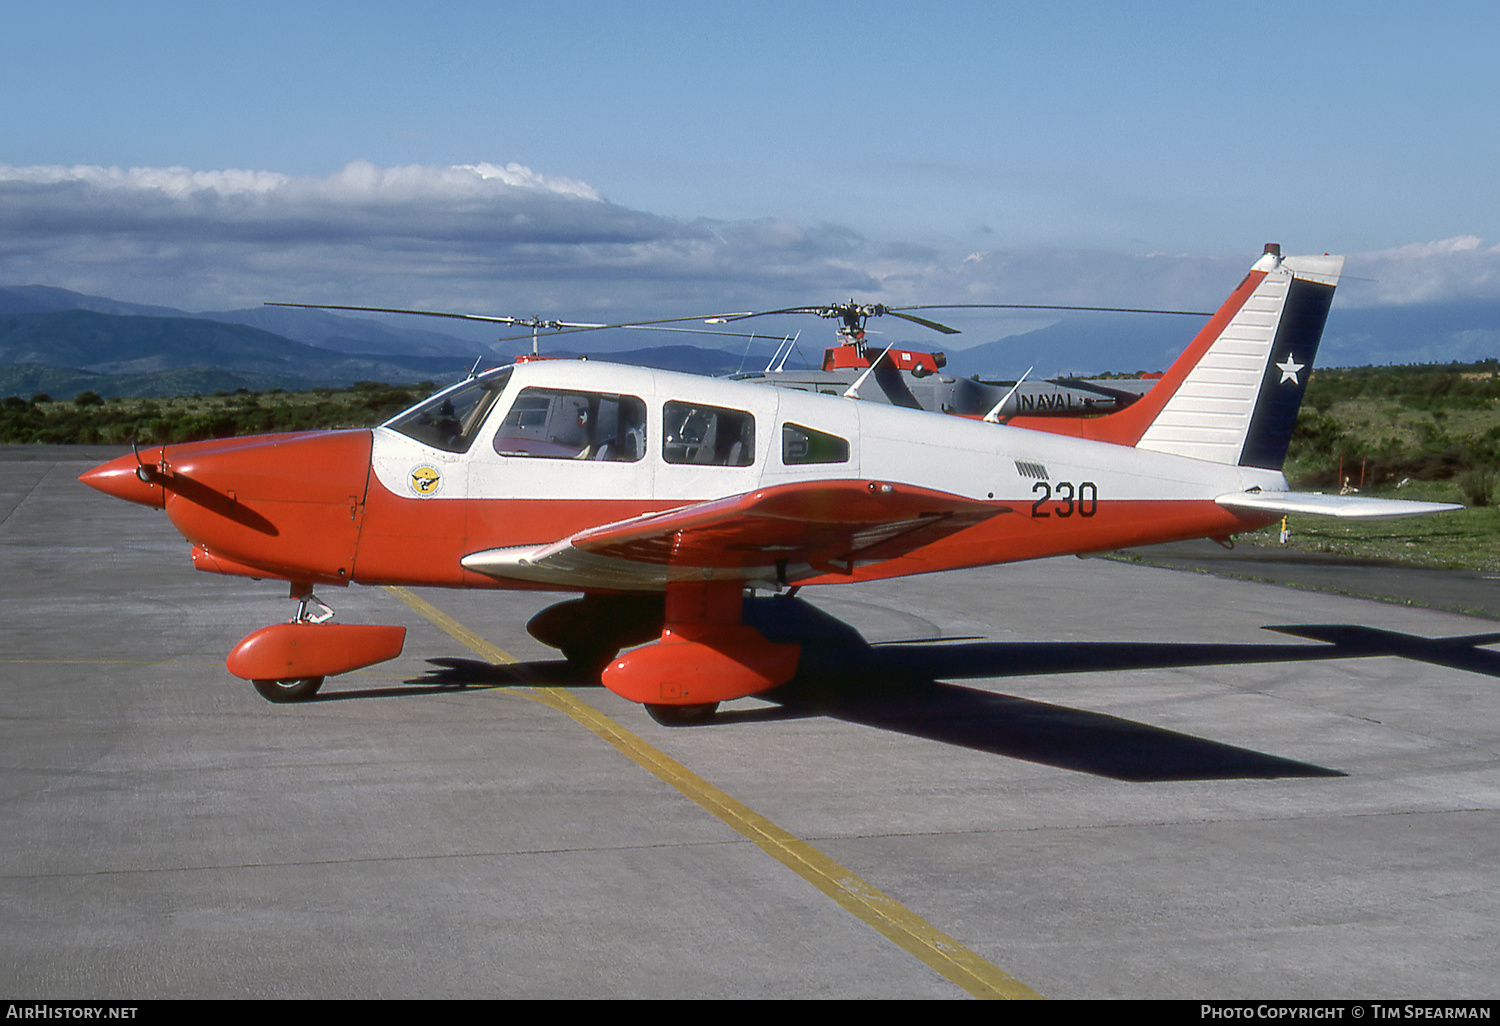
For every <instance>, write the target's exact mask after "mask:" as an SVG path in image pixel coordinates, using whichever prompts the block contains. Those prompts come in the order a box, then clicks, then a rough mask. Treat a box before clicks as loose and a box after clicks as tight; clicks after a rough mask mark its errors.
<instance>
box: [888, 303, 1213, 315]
mask: <svg viewBox="0 0 1500 1026" xmlns="http://www.w3.org/2000/svg"><path fill="white" fill-rule="evenodd" d="M899 309H900V310H1075V311H1084V312H1089V313H1138V314H1172V315H1175V316H1180V317H1212V316H1213V312H1212V311H1209V310H1153V309H1147V308H1143V307H1133V306H1056V305H1053V304H1050V303H931V304H926V305H923V306H903V307H900V308H899ZM887 312H888V313H898V311H897V310H888V311H887ZM898 315H899V314H898Z"/></svg>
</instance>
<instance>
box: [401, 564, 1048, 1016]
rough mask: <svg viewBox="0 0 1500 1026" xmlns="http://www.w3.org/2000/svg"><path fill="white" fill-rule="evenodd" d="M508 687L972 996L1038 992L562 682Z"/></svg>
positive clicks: (463, 637)
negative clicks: (605, 745) (678, 795)
mask: <svg viewBox="0 0 1500 1026" xmlns="http://www.w3.org/2000/svg"><path fill="white" fill-rule="evenodd" d="M386 590H387V591H389V592H390V593H391V594H393V595H395V596H396V597H397V598H399V599H400V600H401V601H402V602H404V603H406V604H407V605H408V606H410V607H411V608H412V609H414V610H415V611H416V612H418V613H420V614H422V615H423V616H424V617H426V618H427V619H428V620H430V621H431V622H432V623H434V624H436V625H437V626H438V627H440V628H441V629H442V630H444V631H446V632H447V633H448V634H449V635H450V636H452V637H453V638H455V639H457V640H458V641H460V642H462V643H463V644H465V645H467V646H468V647H469V648H470V649H471V650H472V651H474V652H477V653H478V654H479V655H481V656H483V657H484V658H486V659H488V660H489V661H490V662H492V663H496V664H507V663H515V662H516V661H517V660H516V658H515V657H514V656H512V655H511V654H510V653H508V652H506V651H505V650H504V649H502V648H500V647H498V646H496V645H493V644H491V643H490V642H488V641H486V640H485V639H484V638H482V637H480V636H479V635H478V634H476V633H475V632H474V631H472V630H470V629H469V628H467V627H465V626H464V625H463V624H461V623H459V622H458V621H457V620H455V619H453V618H452V617H451V616H449V615H448V614H447V613H444V612H443V611H442V610H440V609H438V608H437V607H435V606H433V605H432V604H431V603H429V602H427V601H425V600H424V599H422V598H420V597H419V596H417V595H416V594H415V593H414V592H412V591H411V590H410V589H407V588H400V587H387V588H386ZM515 693H516V694H519V695H523V696H524V697H527V698H530V699H533V700H535V701H538V702H541V703H543V704H544V705H549V706H551V707H552V708H554V709H557V710H559V711H560V712H564V713H567V714H568V715H569V716H571V717H572V718H573V719H574V720H576V721H577V722H578V723H580V724H582V725H583V726H585V727H587V728H588V729H589V730H591V731H593V732H594V733H595V734H597V735H598V736H599V737H601V738H603V739H604V740H606V741H608V742H609V743H610V744H612V745H614V746H615V748H617V749H619V751H620V752H622V753H623V754H624V755H625V756H627V757H628V758H629V759H631V760H632V761H633V762H635V763H636V764H637V765H639V766H641V767H642V768H643V769H645V770H647V771H648V772H650V773H652V774H654V775H655V776H657V777H658V778H660V779H661V780H663V781H665V782H666V783H668V784H671V785H672V786H673V787H675V788H676V789H677V790H678V791H680V792H682V794H684V795H686V796H687V797H688V798H690V799H692V800H693V801H694V802H696V803H697V804H698V805H700V806H702V807H703V808H704V809H707V810H708V811H709V812H711V813H713V814H714V815H715V816H717V817H718V818H719V819H721V820H723V821H724V823H726V824H727V825H728V826H729V827H730V828H731V829H733V830H735V831H736V832H738V833H739V834H741V835H742V836H744V837H746V838H748V839H749V840H750V841H751V842H753V843H754V844H755V845H756V846H757V847H759V848H760V849H761V850H762V851H764V852H765V853H766V854H768V855H770V856H771V857H772V858H774V859H776V860H777V861H778V862H780V863H781V864H782V865H784V866H786V867H787V868H788V869H790V870H792V871H793V872H794V873H796V874H797V875H798V876H800V877H802V878H803V879H804V880H806V881H807V882H808V883H810V884H812V885H813V886H814V887H816V888H817V889H818V890H820V891H822V892H823V893H824V894H826V895H828V897H830V898H832V899H833V900H834V901H835V902H837V903H838V905H839V906H840V907H841V908H843V909H844V910H845V911H847V912H849V913H850V914H852V915H853V916H855V917H856V918H858V919H859V920H861V921H862V922H864V923H866V924H867V925H869V926H871V927H873V928H874V929H876V930H877V931H879V932H880V934H881V935H882V936H884V937H885V938H886V939H887V940H890V941H891V942H892V943H894V944H896V945H897V946H899V947H900V948H902V949H903V950H904V951H906V952H908V953H909V954H911V955H912V956H914V957H915V958H917V959H919V960H920V961H922V962H923V963H925V964H926V965H928V966H929V967H930V968H932V969H933V970H934V971H935V972H937V973H938V974H940V975H941V976H943V977H944V978H945V979H947V980H948V981H950V982H951V983H954V984H956V985H957V986H959V987H962V988H963V989H964V990H965V991H966V992H968V993H969V994H970V995H972V996H973V997H976V998H1004V999H1036V998H1040V997H1041V996H1042V995H1040V994H1038V993H1037V992H1036V991H1034V990H1032V989H1031V988H1030V987H1028V986H1026V985H1025V984H1024V983H1021V982H1020V981H1019V980H1017V979H1016V978H1015V977H1013V976H1011V975H1010V974H1008V973H1006V972H1004V971H1002V970H1001V969H999V968H997V967H996V966H994V965H991V964H990V963H989V962H987V961H985V960H984V959H983V958H981V957H980V956H978V955H976V954H975V953H974V952H973V951H970V950H969V949H968V948H967V947H965V946H964V945H963V944H961V943H959V942H958V941H957V940H955V939H954V938H952V937H950V936H948V935H947V934H946V933H943V932H942V931H941V930H939V929H937V928H936V927H935V926H933V925H932V924H931V923H929V922H927V921H926V920H925V919H923V918H922V917H921V916H919V915H917V914H916V913H914V912H912V911H911V910H910V909H908V908H906V907H905V906H903V905H902V904H901V903H899V902H897V901H895V900H894V899H892V898H891V897H889V896H888V895H886V894H884V893H882V892H881V891H880V890H878V889H877V888H875V887H873V886H871V885H870V884H869V883H867V882H866V881H864V880H862V879H860V878H859V877H858V876H855V875H854V874H853V873H851V872H850V871H849V870H848V869H845V868H844V867H843V866H841V865H839V864H838V863H837V862H835V861H833V860H832V859H830V858H829V857H828V856H826V855H824V854H823V853H822V852H820V851H818V849H816V848H814V847H813V846H812V845H810V844H808V843H807V842H806V841H803V840H801V839H800V838H798V837H795V836H793V835H792V834H790V833H788V832H787V831H785V830H783V829H782V828H781V827H779V826H777V825H776V824H775V823H772V822H771V821H770V820H769V819H766V818H765V817H764V816H762V815H760V814H759V813H757V812H756V811H755V810H753V809H751V808H750V807H749V806H747V805H745V804H743V803H742V802H739V801H737V800H736V799H734V798H732V797H730V796H729V795H728V794H726V793H725V792H723V791H721V790H720V789H719V788H717V787H714V786H713V785H712V784H710V783H709V782H708V781H706V780H704V779H703V778H702V777H700V776H698V775H697V774H696V773H694V772H693V771H692V770H690V769H688V768H687V767H686V766H684V765H682V764H681V763H679V762H677V761H676V760H675V759H672V758H670V757H669V756H667V755H666V754H664V753H663V752H661V751H659V750H657V749H656V748H654V747H653V746H651V745H649V744H647V743H646V742H645V741H643V740H642V739H641V738H640V737H639V736H638V735H636V734H634V733H632V732H630V731H629V730H626V729H625V728H624V727H622V726H621V725H620V724H618V723H616V722H615V721H614V720H612V719H611V718H609V717H608V716H606V715H605V714H604V713H602V712H600V711H599V710H598V709H595V708H594V707H593V706H592V705H589V704H588V703H587V702H585V701H583V700H582V699H580V698H578V697H577V696H575V695H573V694H572V693H570V692H568V691H565V690H562V689H546V690H539V689H532V688H523V689H517V690H516V691H515Z"/></svg>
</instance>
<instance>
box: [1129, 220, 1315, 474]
mask: <svg viewBox="0 0 1500 1026" xmlns="http://www.w3.org/2000/svg"><path fill="white" fill-rule="evenodd" d="M1266 249H1267V252H1266V254H1265V255H1264V256H1263V257H1261V259H1260V260H1259V261H1257V262H1256V264H1255V267H1254V268H1252V269H1251V272H1250V276H1249V277H1248V278H1246V280H1245V283H1244V284H1243V285H1241V287H1240V289H1238V290H1236V294H1235V296H1234V297H1231V300H1230V302H1231V303H1232V302H1233V301H1234V299H1236V298H1240V296H1241V294H1242V293H1244V295H1243V298H1242V300H1241V302H1240V303H1239V305H1238V307H1237V309H1235V310H1234V311H1233V312H1232V313H1231V314H1230V316H1229V317H1228V319H1227V321H1225V322H1224V323H1223V324H1222V326H1221V327H1220V328H1219V330H1218V331H1217V332H1216V333H1215V334H1214V335H1213V336H1212V337H1211V338H1210V339H1207V340H1205V339H1204V338H1203V335H1205V334H1208V330H1209V328H1212V327H1214V324H1213V322H1210V324H1209V327H1208V328H1205V329H1204V332H1203V333H1202V334H1200V335H1199V338H1198V339H1197V340H1195V341H1194V343H1193V345H1191V346H1189V347H1188V349H1187V351H1185V352H1184V353H1183V354H1182V356H1180V357H1178V359H1177V362H1176V363H1174V364H1173V365H1172V367H1171V369H1170V370H1168V372H1167V373H1166V374H1165V375H1164V376H1163V378H1162V380H1161V382H1159V383H1158V384H1157V386H1156V387H1155V388H1153V389H1152V390H1151V394H1149V395H1148V397H1147V398H1148V399H1149V398H1155V395H1154V393H1156V392H1157V391H1158V390H1161V391H1163V392H1164V394H1163V396H1162V397H1161V399H1160V400H1159V401H1158V403H1157V404H1153V405H1158V406H1159V408H1158V409H1157V410H1156V411H1155V416H1154V417H1152V419H1151V422H1150V424H1148V425H1147V426H1146V428H1145V430H1144V431H1143V432H1142V434H1141V436H1140V439H1139V440H1138V441H1137V442H1136V446H1137V447H1138V448H1141V449H1151V450H1154V451H1156V452H1167V453H1173V454H1175V455H1178V456H1192V457H1194V458H1196V459H1201V460H1208V461H1210V462H1213V463H1226V464H1230V465H1235V464H1238V465H1240V466H1248V467H1265V468H1268V469H1272V470H1275V469H1278V468H1280V466H1281V463H1282V461H1283V460H1284V459H1285V458H1286V450H1287V443H1288V442H1289V441H1290V440H1291V437H1292V428H1293V426H1294V425H1295V424H1296V421H1297V410H1298V408H1299V407H1300V406H1301V405H1302V393H1303V392H1304V391H1305V390H1306V388H1307V378H1308V374H1309V372H1310V371H1311V369H1312V363H1313V357H1314V356H1315V355H1317V351H1318V343H1319V341H1320V340H1321V339H1322V337H1323V325H1324V322H1325V321H1326V320H1327V319H1328V307H1329V304H1330V303H1332V302H1333V290H1334V288H1335V286H1336V285H1337V284H1338V279H1339V274H1340V272H1341V271H1342V270H1343V264H1344V258H1343V257H1329V256H1320V257H1282V256H1281V254H1280V252H1279V251H1278V250H1277V249H1276V248H1275V247H1271V246H1268V247H1266ZM1247 288H1248V293H1246V289H1247ZM1228 307H1229V303H1226V304H1225V308H1224V309H1221V310H1220V311H1219V313H1218V314H1217V315H1215V317H1214V321H1219V320H1220V319H1221V318H1222V317H1223V316H1224V314H1225V313H1228V312H1229V311H1228ZM1203 341H1207V342H1208V344H1207V345H1206V346H1202V347H1200V342H1203ZM1195 350H1197V351H1196V352H1195ZM1163 386H1167V388H1164V387H1163ZM1168 389H1170V391H1168ZM1143 401H1144V400H1143ZM1143 412H1145V411H1143Z"/></svg>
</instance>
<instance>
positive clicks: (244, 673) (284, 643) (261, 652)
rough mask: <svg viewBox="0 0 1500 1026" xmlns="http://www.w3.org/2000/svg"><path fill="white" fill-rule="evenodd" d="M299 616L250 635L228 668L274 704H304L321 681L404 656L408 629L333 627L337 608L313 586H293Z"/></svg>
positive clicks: (370, 626) (360, 625)
mask: <svg viewBox="0 0 1500 1026" xmlns="http://www.w3.org/2000/svg"><path fill="white" fill-rule="evenodd" d="M291 597H292V598H293V599H296V600H297V612H296V614H295V615H293V617H292V619H291V620H289V621H288V622H286V623H274V624H271V625H270V626H269V627H262V628H261V629H260V630H258V631H254V632H253V633H251V634H249V635H247V636H246V637H245V638H244V640H242V641H241V642H240V643H239V644H238V645H236V646H234V649H233V650H232V651H231V652H230V653H229V658H228V659H226V660H225V661H224V665H225V666H226V667H227V668H228V670H229V672H230V673H232V674H234V675H235V676H236V677H240V678H242V679H244V680H248V681H250V682H252V683H253V684H254V685H255V690H256V691H258V692H260V694H261V696H262V697H263V698H265V699H267V700H268V701H271V702H277V703H282V702H305V701H307V700H308V699H309V698H311V697H312V696H313V695H315V694H317V691H318V689H319V688H320V687H322V686H323V679H324V678H325V677H329V676H332V675H333V674H337V673H348V672H349V671H350V670H358V669H360V668H362V667H365V666H371V665H374V664H375V663H383V662H385V661H386V660H387V659H394V658H396V657H397V656H398V655H400V654H401V649H402V646H403V645H405V643H406V628H405V627H387V626H378V625H368V624H352V623H329V622H328V621H329V620H331V619H332V618H333V615H334V613H333V610H332V609H331V608H329V606H328V605H327V604H325V603H324V602H322V601H320V600H319V599H317V598H316V597H315V596H314V595H313V593H312V585H310V584H299V583H293V584H292V593H291Z"/></svg>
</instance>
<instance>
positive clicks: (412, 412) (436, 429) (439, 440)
mask: <svg viewBox="0 0 1500 1026" xmlns="http://www.w3.org/2000/svg"><path fill="white" fill-rule="evenodd" d="M509 380H510V368H509V367H507V368H505V369H504V370H501V371H498V372H495V373H492V374H486V375H484V376H482V377H478V378H471V379H469V380H468V381H465V382H464V383H463V384H461V385H458V386H457V387H455V388H452V389H449V390H447V391H444V392H439V393H438V394H437V395H435V396H433V397H432V398H431V399H427V400H425V401H424V402H421V403H418V404H417V405H416V406H413V407H412V408H411V409H409V410H407V411H406V412H405V413H398V414H397V415H396V416H394V417H392V418H391V419H390V420H388V421H386V423H385V426H386V427H388V428H390V429H391V430H393V431H399V432H401V433H402V434H403V435H405V436H406V437H408V438H414V439H416V440H417V441H419V442H421V443H422V444H424V445H430V446H432V447H433V448H434V449H443V450H446V451H447V452H468V451H469V446H471V445H473V444H474V438H475V436H476V435H478V433H479V428H480V426H481V425H483V424H484V418H485V414H487V413H489V412H490V407H491V406H493V405H495V400H496V399H498V398H500V393H501V392H503V391H505V384H506V382H508V381H509Z"/></svg>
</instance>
